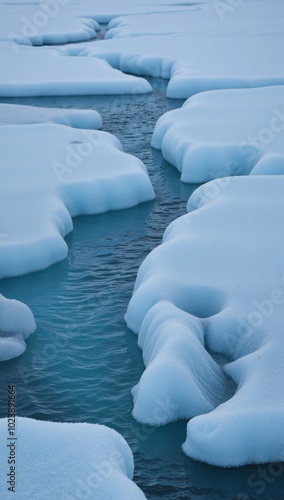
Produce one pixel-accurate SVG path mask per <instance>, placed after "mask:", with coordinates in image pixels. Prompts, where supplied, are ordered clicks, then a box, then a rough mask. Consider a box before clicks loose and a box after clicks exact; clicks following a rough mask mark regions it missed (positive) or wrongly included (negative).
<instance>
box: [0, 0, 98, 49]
mask: <svg viewBox="0 0 284 500" xmlns="http://www.w3.org/2000/svg"><path fill="white" fill-rule="evenodd" d="M0 18H1V19H5V21H6V22H5V23H2V24H1V25H0V40H8V41H10V42H11V47H12V48H13V50H17V47H16V46H15V45H14V44H23V45H31V44H32V45H43V44H49V45H50V44H59V43H70V42H79V41H86V40H90V39H92V38H96V36H97V34H96V30H99V29H100V27H99V25H98V23H97V22H96V21H95V20H94V19H91V18H88V19H87V18H83V17H81V16H76V15H73V14H72V12H70V0H46V1H44V2H39V3H32V2H30V3H26V4H22V5H21V4H19V2H17V3H14V4H12V3H10V4H7V3H6V2H0Z"/></svg>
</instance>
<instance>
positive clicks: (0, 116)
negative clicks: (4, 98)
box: [0, 103, 102, 129]
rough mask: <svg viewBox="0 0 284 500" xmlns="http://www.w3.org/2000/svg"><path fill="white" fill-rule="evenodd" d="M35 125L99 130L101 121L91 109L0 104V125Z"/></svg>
mask: <svg viewBox="0 0 284 500" xmlns="http://www.w3.org/2000/svg"><path fill="white" fill-rule="evenodd" d="M35 123H58V124H60V125H67V126H69V127H74V128H85V129H99V128H101V126H102V119H101V116H100V115H99V113H97V111H94V110H92V109H90V110H87V109H65V110H64V112H63V111H62V109H57V108H40V107H38V106H22V105H18V104H1V103H0V126H1V125H32V124H35Z"/></svg>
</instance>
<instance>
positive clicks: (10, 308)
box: [0, 294, 36, 361]
mask: <svg viewBox="0 0 284 500" xmlns="http://www.w3.org/2000/svg"><path fill="white" fill-rule="evenodd" d="M0 317H1V322H0V361H6V360H8V359H12V358H15V357H17V356H20V354H22V353H23V352H24V351H25V350H26V344H25V340H26V338H27V337H28V336H29V335H30V334H31V333H33V332H34V331H35V329H36V325H35V321H34V317H33V314H32V312H31V310H30V309H29V308H28V306H27V305H25V304H23V303H22V302H19V301H18V300H10V299H6V298H5V297H3V295H1V294H0Z"/></svg>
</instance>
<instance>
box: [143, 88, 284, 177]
mask: <svg viewBox="0 0 284 500" xmlns="http://www.w3.org/2000/svg"><path fill="white" fill-rule="evenodd" d="M152 146H153V147H154V148H157V149H161V150H162V153H163V156H164V157H165V158H166V160H168V161H169V162H170V163H172V164H173V165H174V166H175V167H177V169H178V170H179V171H180V172H181V180H182V181H184V182H193V183H194V182H205V181H208V180H211V179H215V178H217V177H226V176H228V175H247V174H250V173H251V174H283V173H284V86H281V85H280V86H275V87H264V88H260V89H240V90H220V91H211V92H203V93H201V94H198V95H195V96H193V97H191V98H190V99H188V100H187V101H186V102H185V103H184V105H183V107H182V108H180V109H177V110H174V111H170V112H168V113H166V114H164V115H163V116H162V117H161V118H160V119H159V120H158V122H157V124H156V127H155V130H154V134H153V139H152Z"/></svg>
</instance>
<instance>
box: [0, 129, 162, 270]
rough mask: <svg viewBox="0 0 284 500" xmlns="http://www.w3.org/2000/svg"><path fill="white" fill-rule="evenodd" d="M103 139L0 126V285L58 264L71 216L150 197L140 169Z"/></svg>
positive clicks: (91, 133)
mask: <svg viewBox="0 0 284 500" xmlns="http://www.w3.org/2000/svg"><path fill="white" fill-rule="evenodd" d="M121 149H122V148H121V145H120V142H119V141H118V139H116V138H115V137H114V136H112V135H111V134H109V133H107V132H101V131H97V130H85V129H83V130H79V129H74V128H71V127H66V126H63V125H57V124H52V123H49V124H46V123H44V124H35V125H7V126H4V125H3V126H1V134H0V151H1V165H2V166H1V171H0V211H1V214H2V217H1V223H0V233H1V234H3V235H5V238H4V237H3V238H2V239H1V240H0V246H1V250H0V278H3V277H9V276H17V275H21V274H24V273H28V272H31V271H36V270H39V269H44V268H46V267H48V266H50V265H51V264H53V263H55V262H57V261H59V260H61V259H64V258H65V257H66V255H67V245H66V243H65V241H64V239H63V238H64V236H65V235H66V234H67V233H69V232H70V231H71V230H72V219H71V217H74V216H77V215H84V214H97V213H102V212H106V211H108V210H118V209H123V208H129V207H132V206H135V205H137V204H139V203H141V202H145V201H149V200H152V199H153V198H154V192H153V188H152V185H151V182H150V180H149V177H148V174H147V171H146V169H145V167H144V165H143V163H142V162H141V161H140V160H139V159H137V158H135V157H133V156H131V155H128V154H125V153H123V152H122V151H121Z"/></svg>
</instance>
